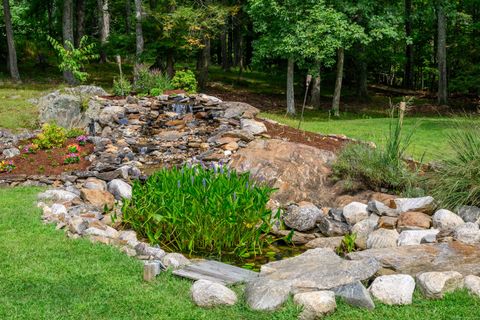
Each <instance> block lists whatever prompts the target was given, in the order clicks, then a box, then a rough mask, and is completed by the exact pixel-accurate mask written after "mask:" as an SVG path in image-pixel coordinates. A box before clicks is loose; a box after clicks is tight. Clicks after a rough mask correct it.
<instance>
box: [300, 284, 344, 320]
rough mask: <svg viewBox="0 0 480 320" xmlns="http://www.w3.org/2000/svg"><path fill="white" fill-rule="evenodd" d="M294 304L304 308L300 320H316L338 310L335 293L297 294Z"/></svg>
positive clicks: (314, 292)
mask: <svg viewBox="0 0 480 320" xmlns="http://www.w3.org/2000/svg"><path fill="white" fill-rule="evenodd" d="M293 302H294V303H296V304H298V305H300V306H302V307H303V310H302V312H301V313H300V315H299V316H298V319H299V320H316V319H320V318H323V317H324V316H326V315H328V314H330V313H332V312H334V311H335V309H336V308H337V303H336V302H335V293H334V292H333V291H313V292H302V293H297V294H296V295H294V296H293Z"/></svg>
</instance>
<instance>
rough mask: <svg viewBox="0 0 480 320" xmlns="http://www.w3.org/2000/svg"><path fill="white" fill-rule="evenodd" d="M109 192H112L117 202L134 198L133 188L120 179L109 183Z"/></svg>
mask: <svg viewBox="0 0 480 320" xmlns="http://www.w3.org/2000/svg"><path fill="white" fill-rule="evenodd" d="M108 191H110V192H111V193H112V194H113V195H114V196H115V199H117V200H122V199H131V198H132V186H131V185H129V184H128V183H126V182H125V181H123V180H120V179H113V180H112V181H110V182H109V183H108Z"/></svg>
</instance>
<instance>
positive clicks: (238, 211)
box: [123, 165, 273, 256]
mask: <svg viewBox="0 0 480 320" xmlns="http://www.w3.org/2000/svg"><path fill="white" fill-rule="evenodd" d="M272 192H273V190H272V189H271V188H268V187H266V186H261V185H256V184H255V183H254V182H253V181H252V180H251V179H250V175H249V174H248V173H244V174H239V173H236V172H235V171H230V170H227V169H225V168H224V167H220V168H217V167H213V168H204V167H203V166H200V165H194V166H184V167H182V168H181V169H178V168H173V169H163V170H161V171H159V172H157V173H155V174H153V175H152V176H150V177H149V178H148V179H147V181H146V182H145V183H143V184H142V183H141V182H139V181H136V182H135V183H134V185H133V191H132V199H131V200H125V203H124V207H123V221H124V222H125V223H126V224H127V225H129V226H130V227H132V228H133V229H134V230H135V231H137V232H138V233H139V234H140V235H142V236H144V237H147V238H148V239H149V240H150V242H152V243H157V244H160V245H161V247H162V248H166V249H168V250H172V251H181V252H188V253H192V252H194V253H199V254H218V255H222V254H223V253H226V252H233V253H235V254H237V255H239V256H242V255H243V254H245V253H247V252H248V253H253V254H256V253H258V252H260V251H261V249H262V247H263V246H264V245H265V244H266V242H267V240H266V237H265V235H264V233H267V232H268V231H269V228H270V218H271V215H272V213H271V211H270V210H268V209H267V208H266V207H265V205H266V203H267V201H268V200H269V196H270V194H271V193H272Z"/></svg>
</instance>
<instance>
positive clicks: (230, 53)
mask: <svg viewBox="0 0 480 320" xmlns="http://www.w3.org/2000/svg"><path fill="white" fill-rule="evenodd" d="M232 25H233V17H230V18H229V19H228V26H227V30H228V38H227V66H228V68H230V67H231V66H232V65H233V27H232Z"/></svg>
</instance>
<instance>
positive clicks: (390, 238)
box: [367, 229, 399, 249]
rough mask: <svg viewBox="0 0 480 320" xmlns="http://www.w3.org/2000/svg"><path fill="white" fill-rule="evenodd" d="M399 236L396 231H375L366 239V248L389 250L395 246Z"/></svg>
mask: <svg viewBox="0 0 480 320" xmlns="http://www.w3.org/2000/svg"><path fill="white" fill-rule="evenodd" d="M398 237H399V234H398V232H397V230H389V229H377V230H375V231H373V232H372V233H370V234H369V235H368V238H367V248H368V249H376V248H391V247H396V246H397V241H398Z"/></svg>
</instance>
